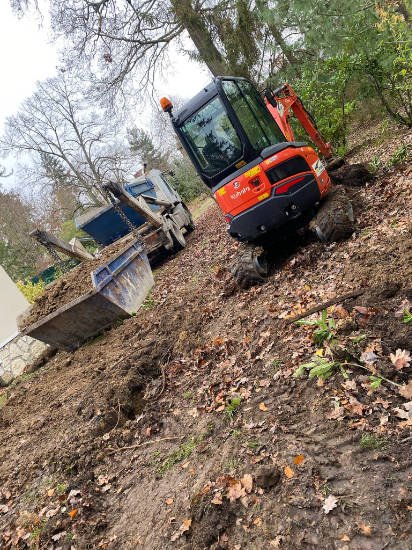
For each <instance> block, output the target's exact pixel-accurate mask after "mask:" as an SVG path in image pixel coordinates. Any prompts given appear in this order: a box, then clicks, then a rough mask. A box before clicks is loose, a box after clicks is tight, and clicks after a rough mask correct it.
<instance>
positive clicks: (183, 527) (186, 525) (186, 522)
mask: <svg viewBox="0 0 412 550" xmlns="http://www.w3.org/2000/svg"><path fill="white" fill-rule="evenodd" d="M191 525H192V520H191V518H186V519H184V520H183V522H182V525H181V526H180V530H181V531H182V533H185V532H186V531H189V529H190V526H191Z"/></svg>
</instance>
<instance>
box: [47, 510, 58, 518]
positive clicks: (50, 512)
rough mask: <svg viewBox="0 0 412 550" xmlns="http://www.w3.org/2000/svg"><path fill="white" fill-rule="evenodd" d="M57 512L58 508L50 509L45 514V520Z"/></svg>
mask: <svg viewBox="0 0 412 550" xmlns="http://www.w3.org/2000/svg"><path fill="white" fill-rule="evenodd" d="M58 512H59V508H52V509H51V510H48V511H47V512H46V518H52V517H53V516H55V515H56V514H57V513H58Z"/></svg>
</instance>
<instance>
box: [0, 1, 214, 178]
mask: <svg viewBox="0 0 412 550" xmlns="http://www.w3.org/2000/svg"><path fill="white" fill-rule="evenodd" d="M42 4H43V6H44V5H46V4H47V0H40V5H41V6H42ZM42 13H43V19H40V18H39V16H38V15H36V13H34V12H29V13H28V14H26V15H25V16H24V17H22V18H18V17H17V16H16V15H15V14H13V12H12V10H11V8H10V5H9V2H8V0H0V52H2V55H1V57H0V75H1V82H2V85H1V86H0V133H1V132H2V129H3V125H4V122H5V119H6V118H7V117H8V116H10V115H13V114H14V113H15V112H16V111H17V110H18V107H19V105H20V103H21V102H22V101H23V100H24V99H25V98H26V97H28V96H30V95H31V94H32V93H33V91H34V90H35V86H36V82H37V81H38V80H44V79H46V78H49V77H52V76H54V75H55V74H56V67H57V66H58V65H59V54H58V49H57V46H56V45H55V44H53V42H52V40H51V33H50V30H49V25H48V21H47V10H45V9H43V10H42ZM210 80H211V75H210V73H208V71H207V70H206V69H204V68H202V67H201V66H200V65H199V64H198V63H196V62H194V61H191V60H189V59H188V58H187V56H183V55H182V54H181V53H179V52H177V51H172V52H171V56H170V68H169V70H168V71H167V74H166V75H163V76H162V77H161V78H159V81H158V82H157V83H156V84H157V91H158V94H159V97H161V96H162V95H171V96H173V95H178V96H180V97H191V96H192V95H194V94H196V93H197V92H199V91H200V90H201V89H202V87H203V86H205V85H206V84H207V82H208V81H210ZM149 103H150V100H149V99H148V104H149ZM139 110H140V111H141V112H144V110H145V109H144V105H142V108H141V109H139ZM0 162H1V164H3V165H5V166H6V167H7V168H8V169H10V168H12V167H13V161H11V160H1V161H0ZM1 184H2V185H3V186H5V187H6V186H7V187H13V186H14V185H15V184H16V182H15V181H14V178H13V177H11V178H5V179H2V181H1Z"/></svg>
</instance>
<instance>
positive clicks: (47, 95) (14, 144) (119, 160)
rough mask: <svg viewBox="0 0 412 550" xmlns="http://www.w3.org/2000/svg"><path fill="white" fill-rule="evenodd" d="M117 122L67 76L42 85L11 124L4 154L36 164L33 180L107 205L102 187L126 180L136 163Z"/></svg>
mask: <svg viewBox="0 0 412 550" xmlns="http://www.w3.org/2000/svg"><path fill="white" fill-rule="evenodd" d="M119 133H120V129H119V127H118V124H117V123H116V120H115V119H114V118H113V117H111V118H110V117H107V116H106V115H105V113H104V112H102V111H100V110H98V109H94V108H93V107H92V106H91V105H90V103H89V101H88V99H87V98H86V97H85V96H84V94H83V91H82V86H81V83H80V82H78V81H77V80H76V79H74V78H72V77H70V75H68V74H67V73H62V74H61V75H59V76H58V77H55V78H52V79H49V80H47V81H45V82H42V83H39V84H38V87H37V90H36V92H35V93H34V94H33V95H32V96H31V97H30V98H28V99H27V100H26V101H24V102H23V104H22V106H21V108H20V110H19V111H18V113H17V114H16V115H14V116H11V117H9V118H8V119H7V121H6V124H5V134H4V136H3V137H2V138H1V139H0V150H1V151H2V152H3V154H17V155H20V156H21V157H22V158H23V159H26V158H27V156H29V157H30V159H31V161H32V169H31V173H30V174H28V175H30V178H31V181H32V182H33V181H34V183H38V184H43V185H44V184H49V185H50V184H51V185H52V186H55V187H56V186H57V187H58V188H60V189H61V188H64V187H68V188H69V189H70V190H71V191H73V190H74V189H76V190H77V194H78V196H82V197H83V201H84V200H87V201H88V202H90V203H92V204H102V203H104V202H105V201H106V198H105V194H104V193H103V192H102V184H103V183H104V182H105V181H107V180H108V179H116V180H122V179H123V178H124V177H125V175H126V174H127V173H129V172H130V169H131V165H132V161H131V158H130V154H129V151H128V147H127V142H126V139H125V138H123V139H121V138H120V137H118V136H119Z"/></svg>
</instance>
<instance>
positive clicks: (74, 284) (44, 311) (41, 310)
mask: <svg viewBox="0 0 412 550" xmlns="http://www.w3.org/2000/svg"><path fill="white" fill-rule="evenodd" d="M131 238H132V237H129V239H121V241H118V242H115V243H113V244H111V245H109V246H107V247H106V248H104V249H103V250H102V251H101V252H100V253H99V257H98V258H95V259H94V260H89V261H84V262H81V263H80V264H79V265H78V266H76V267H75V268H74V269H72V270H71V271H69V272H68V273H65V274H64V275H63V276H62V277H60V278H59V279H57V281H54V282H53V283H52V284H50V285H49V286H48V287H47V288H46V290H45V291H44V292H43V294H42V295H41V296H39V297H38V298H37V299H36V301H35V302H34V304H33V305H32V306H31V307H30V309H29V310H28V311H27V312H26V313H25V314H24V315H23V316H22V317H20V319H19V321H18V322H19V329H20V330H21V331H23V330H24V329H25V328H27V327H29V326H30V325H33V324H34V323H37V321H39V320H40V319H42V318H43V317H46V316H47V315H50V313H53V312H54V311H56V310H57V309H59V308H60V307H63V306H64V305H66V304H68V303H69V302H71V301H72V300H75V299H76V298H80V296H83V295H84V294H87V293H88V292H90V291H92V290H93V284H92V278H91V274H92V272H93V271H94V270H95V269H97V268H98V267H99V266H101V265H102V264H104V263H105V262H107V261H108V260H109V259H110V258H111V257H112V256H113V255H115V254H117V253H118V252H120V251H121V250H122V248H124V247H125V246H126V245H127V242H128V241H129V240H130V239H131Z"/></svg>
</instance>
